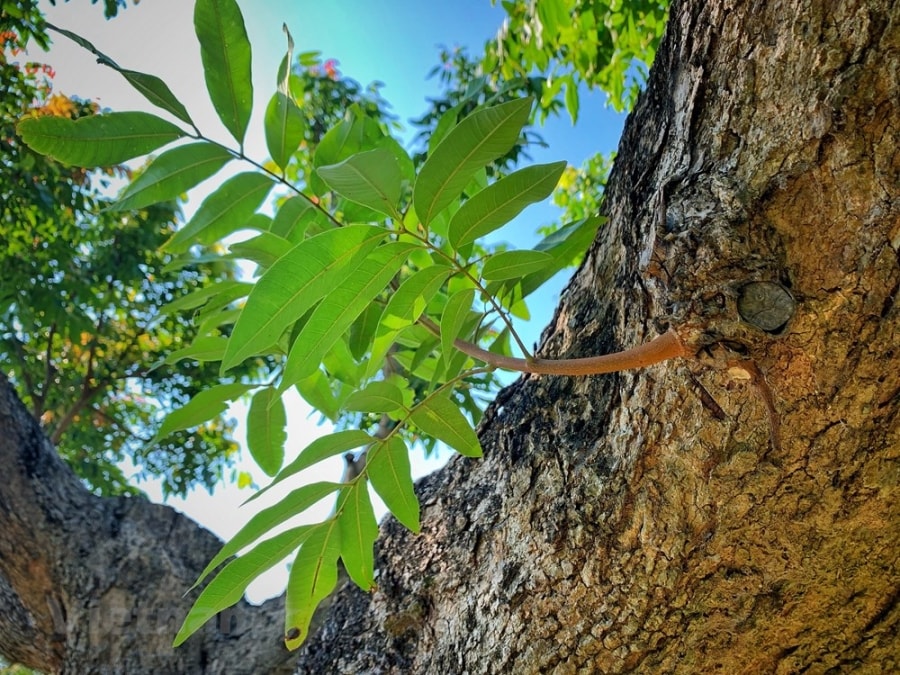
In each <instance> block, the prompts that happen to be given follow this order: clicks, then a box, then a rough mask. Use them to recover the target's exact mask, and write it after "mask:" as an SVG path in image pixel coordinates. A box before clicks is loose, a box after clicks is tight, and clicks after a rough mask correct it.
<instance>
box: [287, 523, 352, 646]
mask: <svg viewBox="0 0 900 675" xmlns="http://www.w3.org/2000/svg"><path fill="white" fill-rule="evenodd" d="M340 554H341V528H340V524H339V523H338V522H337V520H335V519H331V520H328V521H326V522H324V523H322V524H321V525H319V526H318V527H317V528H316V529H315V531H314V532H313V533H312V534H311V535H310V537H309V539H307V540H306V541H305V542H304V544H303V546H302V547H301V548H300V552H299V553H297V557H296V558H295V559H294V564H293V565H292V566H291V574H290V577H289V578H288V585H287V593H286V596H285V602H284V605H285V607H284V613H285V616H284V633H285V641H284V642H285V645H286V646H287V648H288V649H296V648H297V647H299V646H300V645H301V644H302V643H303V640H305V639H306V635H307V632H308V631H309V622H310V620H311V619H312V615H313V612H314V611H315V610H316V607H317V606H318V605H319V603H320V602H322V600H324V599H325V598H327V597H328V596H329V595H330V594H331V591H333V590H334V587H335V586H336V585H337V576H338V575H337V560H338V557H339V556H340ZM288 636H290V637H288ZM295 636H296V637H295Z"/></svg>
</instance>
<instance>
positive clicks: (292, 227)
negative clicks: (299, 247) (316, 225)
mask: <svg viewBox="0 0 900 675" xmlns="http://www.w3.org/2000/svg"><path fill="white" fill-rule="evenodd" d="M317 219H325V220H327V219H326V217H325V215H324V214H323V213H322V212H321V211H320V210H319V209H317V208H316V207H315V206H314V205H313V204H311V203H310V201H309V200H308V199H306V198H304V197H300V196H299V195H298V196H295V197H291V198H290V199H287V200H285V201H284V202H283V203H282V204H281V206H279V207H278V213H276V214H275V220H273V221H272V233H273V234H277V235H278V236H279V237H284V238H285V239H288V240H289V241H291V242H293V243H294V244H296V243H298V242H299V241H300V240H301V239H303V234H304V233H305V232H306V230H307V228H308V227H309V225H310V224H311V223H312V222H313V221H315V220H317Z"/></svg>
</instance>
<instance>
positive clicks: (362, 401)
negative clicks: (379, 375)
mask: <svg viewBox="0 0 900 675" xmlns="http://www.w3.org/2000/svg"><path fill="white" fill-rule="evenodd" d="M402 407H403V392H401V391H400V389H399V388H397V386H396V385H393V384H391V383H390V382H384V381H382V380H378V381H376V382H370V383H369V384H367V385H366V387H365V388H364V389H360V390H359V391H355V392H353V393H352V394H350V396H348V397H347V400H346V401H344V408H345V409H346V410H357V411H360V412H372V413H389V412H394V411H395V410H400V409H401V408H402Z"/></svg>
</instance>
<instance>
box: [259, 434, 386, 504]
mask: <svg viewBox="0 0 900 675" xmlns="http://www.w3.org/2000/svg"><path fill="white" fill-rule="evenodd" d="M374 440H375V439H374V438H372V437H371V436H369V434H367V433H366V432H364V431H360V430H359V429H345V430H344V431H336V432H334V433H333V434H328V435H327V436H322V437H321V438H317V439H316V440H314V441H313V442H312V443H310V444H309V445H307V446H306V447H305V448H304V449H303V451H302V452H301V453H300V454H299V455H298V456H297V458H296V459H295V460H294V461H293V462H291V463H290V464H288V465H287V466H286V467H284V468H283V469H282V470H281V471H279V472H278V475H277V476H275V480H273V481H272V482H271V483H269V485H267V486H266V487H264V488H263V489H262V490H260V491H259V492H257V493H256V494H254V495H253V496H252V497H250V499H248V500H247V502H246V503H249V502H251V501H253V500H254V499H256V498H257V497H259V496H260V495H261V494H263V493H264V492H266V491H268V490H269V488H271V487H272V486H273V485H277V484H278V483H280V482H281V481H283V480H284V479H285V478H290V477H291V476H293V475H295V474H298V473H300V472H301V471H303V469H307V468H309V467H311V466H312V465H314V464H317V463H318V462H321V461H322V460H324V459H328V458H329V457H334V456H335V455H340V454H341V453H342V452H347V451H349V450H354V449H356V448H359V447H362V446H364V445H368V444H369V443H372V442H373V441H374Z"/></svg>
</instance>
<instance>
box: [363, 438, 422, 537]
mask: <svg viewBox="0 0 900 675" xmlns="http://www.w3.org/2000/svg"><path fill="white" fill-rule="evenodd" d="M366 472H367V474H368V476H369V481H370V482H371V483H372V487H373V488H375V492H377V493H378V496H379V497H381V499H382V500H383V501H384V504H385V506H387V507H388V509H389V510H390V512H391V513H393V514H394V517H395V518H396V519H397V520H399V521H400V522H401V523H403V525H405V526H406V527H407V528H409V529H410V530H412V531H413V532H418V531H419V500H418V498H417V497H416V492H415V489H414V487H413V479H412V474H411V473H410V464H409V451H408V450H407V449H406V443H404V442H403V439H402V438H400V437H399V436H391V437H390V438H389V439H388V440H387V441H385V442H382V443H381V444H379V445H378V446H375V447H373V448H372V449H370V450H369V452H368V454H367V456H366Z"/></svg>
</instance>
